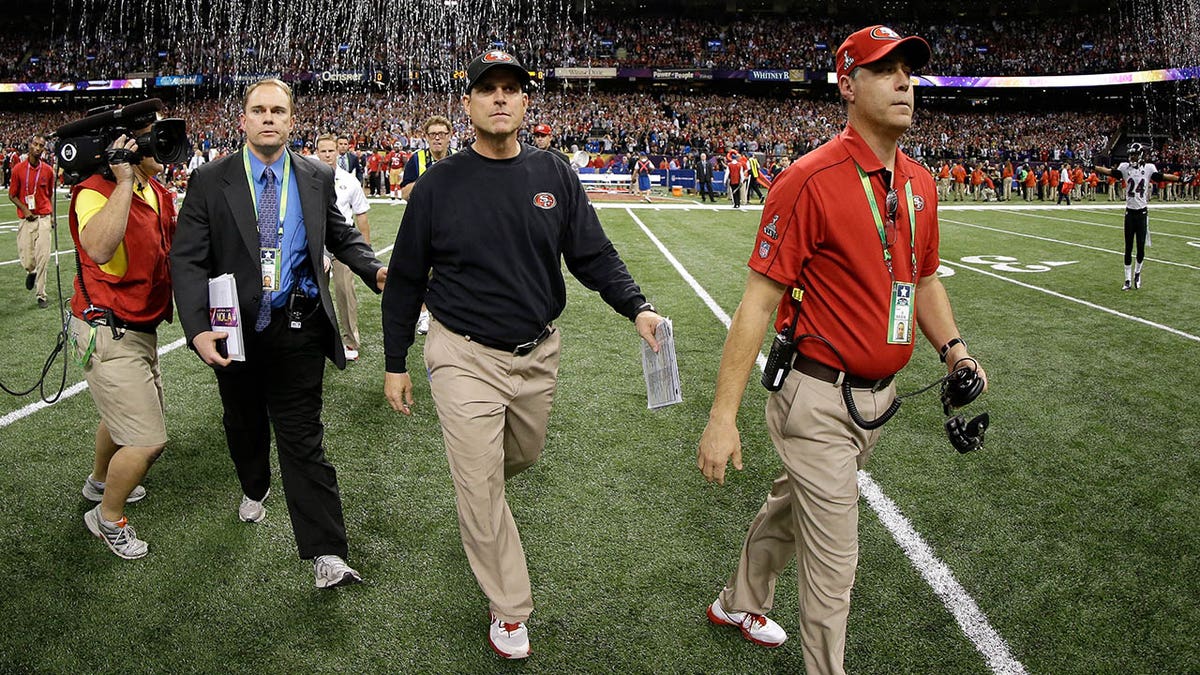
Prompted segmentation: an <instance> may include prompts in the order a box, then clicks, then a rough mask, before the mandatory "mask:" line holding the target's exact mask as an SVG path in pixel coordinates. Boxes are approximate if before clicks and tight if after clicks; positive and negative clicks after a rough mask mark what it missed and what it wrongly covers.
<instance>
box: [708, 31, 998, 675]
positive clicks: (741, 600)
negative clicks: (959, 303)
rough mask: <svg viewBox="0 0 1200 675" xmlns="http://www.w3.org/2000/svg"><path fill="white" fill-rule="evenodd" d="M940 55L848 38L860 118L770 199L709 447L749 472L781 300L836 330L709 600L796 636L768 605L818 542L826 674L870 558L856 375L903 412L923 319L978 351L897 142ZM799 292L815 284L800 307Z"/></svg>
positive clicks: (845, 78)
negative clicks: (752, 378) (733, 564)
mask: <svg viewBox="0 0 1200 675" xmlns="http://www.w3.org/2000/svg"><path fill="white" fill-rule="evenodd" d="M929 57H930V51H929V45H928V44H926V42H925V41H924V40H922V39H921V38H917V37H908V38H901V37H900V36H899V35H897V34H896V33H895V32H894V31H892V30H891V29H889V28H885V27H883V26H873V27H870V28H865V29H863V30H861V31H858V32H857V33H854V34H853V35H851V36H850V37H849V38H848V39H847V40H846V41H845V42H844V43H843V44H842V46H841V47H840V48H839V49H838V52H837V66H838V89H839V91H840V93H841V95H842V98H843V99H844V100H845V102H846V109H847V113H848V117H849V120H848V124H847V126H846V129H845V130H844V131H843V132H842V133H841V134H839V135H838V136H837V137H835V138H834V139H833V140H831V141H829V142H828V143H826V144H824V145H823V146H821V147H820V148H818V149H817V150H815V151H813V152H812V153H810V154H808V155H806V156H805V157H804V158H803V159H801V160H799V161H798V162H796V163H795V164H793V165H792V167H791V168H789V169H788V170H787V171H785V172H783V173H782V174H781V175H780V177H779V180H777V181H776V182H775V187H774V188H773V189H772V190H771V192H770V194H769V195H768V197H767V198H768V199H769V200H771V201H770V203H768V204H767V205H766V207H765V210H764V211H763V217H762V226H761V229H760V231H759V235H758V241H757V242H756V245H755V248H754V253H753V255H752V256H751V259H750V274H749V278H748V279H747V281H746V290H745V294H744V295H743V297H742V301H741V304H740V305H739V306H738V309H737V312H736V313H735V314H734V317H733V324H732V326H731V328H730V330H729V337H728V338H727V340H726V342H725V349H724V352H723V354H722V356H721V367H720V371H719V373H718V376H717V390H716V397H715V400H714V401H713V405H712V410H711V412H710V413H709V421H708V425H707V427H706V428H705V430H704V435H703V436H702V437H701V439H700V447H699V450H698V452H697V464H698V466H699V468H700V469H701V471H703V473H704V477H705V478H706V479H708V480H709V481H717V482H718V483H724V481H725V467H726V465H727V463H728V462H729V460H730V458H732V459H733V464H734V467H736V468H738V469H741V468H742V448H741V440H740V438H739V435H738V430H737V417H736V416H737V410H738V408H739V406H740V404H741V400H742V395H743V392H744V391H745V389H746V381H747V379H748V378H749V374H750V369H751V367H752V366H753V365H754V360H755V356H756V355H757V353H758V350H759V348H760V347H761V345H762V341H763V335H764V333H765V331H766V328H767V324H768V323H769V322H770V319H771V313H772V312H773V311H774V310H775V309H776V306H778V308H779V313H778V319H777V320H776V328H777V329H778V330H782V329H783V328H784V326H785V325H787V324H790V323H792V322H793V321H796V322H797V328H796V334H797V335H801V334H805V333H812V334H816V335H820V336H823V337H824V338H826V339H828V340H829V342H830V343H831V344H832V346H833V347H834V348H836V349H837V350H838V353H840V357H839V356H838V355H837V354H835V353H834V352H833V351H831V349H830V348H829V347H827V346H826V345H825V344H824V343H822V342H820V341H818V340H806V341H804V342H802V343H801V345H800V350H799V352H800V353H799V355H798V356H797V358H796V361H795V368H796V370H797V371H798V372H795V373H792V374H791V376H790V377H788V378H787V379H786V380H785V382H784V384H783V387H782V389H780V391H778V392H777V393H775V394H773V395H772V396H771V398H770V400H769V402H768V404H767V427H768V429H769V430H770V432H771V438H772V440H773V441H774V443H775V448H776V451H777V452H778V453H779V456H780V458H781V459H782V461H783V466H784V471H783V473H782V474H781V475H780V476H779V478H777V479H776V480H775V482H774V484H773V485H772V488H771V492H770V494H769V495H768V496H767V500H766V503H765V504H764V505H763V507H762V510H760V511H759V513H758V515H757V516H756V517H755V519H754V522H753V523H752V524H751V525H750V530H749V532H748V534H747V535H746V540H745V543H744V545H743V547H742V553H741V559H740V560H739V562H738V566H737V569H736V570H735V571H734V573H733V575H732V576H731V577H730V578H729V582H728V584H727V585H726V587H725V589H724V590H723V591H722V592H721V594H720V596H719V597H718V598H717V600H716V601H715V602H713V604H712V605H711V606H710V607H709V609H708V615H709V619H710V620H711V621H713V622H714V623H717V624H721V625H729V626H738V627H740V628H741V630H742V633H743V635H745V637H746V638H748V639H749V640H751V641H753V642H755V643H757V644H761V645H765V646H776V645H779V644H782V643H783V641H784V640H786V639H787V634H786V633H785V632H784V630H783V629H782V628H781V627H780V626H779V624H777V623H776V622H774V621H772V620H770V619H768V618H767V617H766V616H765V615H766V614H767V612H769V611H770V610H771V607H772V605H773V603H774V597H773V595H774V588H775V582H776V580H777V578H778V576H779V574H780V572H782V571H783V569H784V567H786V566H787V564H788V562H789V561H790V560H791V559H792V558H793V557H794V556H796V551H797V549H800V550H802V554H801V556H800V559H799V577H800V612H801V636H802V640H803V642H804V663H805V667H806V669H807V672H808V673H812V674H815V673H842V672H843V663H842V662H843V657H844V653H845V645H846V619H847V616H848V615H849V610H850V588H851V586H853V584H854V572H855V567H856V566H857V563H858V485H857V482H856V478H857V477H856V472H857V470H858V469H859V468H861V467H862V466H863V465H864V464H865V463H866V459H867V457H868V456H869V455H870V454H871V451H872V450H873V449H874V447H875V444H876V442H877V441H878V440H879V433H880V432H879V431H878V430H875V431H866V430H864V429H861V428H859V427H858V426H857V425H856V424H855V423H854V422H853V421H852V420H851V419H850V417H849V416H848V414H847V412H846V407H845V405H844V404H843V402H842V397H841V392H840V389H841V387H840V384H841V383H842V382H843V381H847V382H849V383H850V385H851V387H852V394H853V398H854V401H855V403H856V404H857V407H858V408H859V410H862V411H864V414H865V415H868V416H875V415H878V414H879V413H880V412H882V411H883V410H885V409H886V408H888V406H889V405H890V404H891V402H892V401H893V399H894V398H895V395H896V392H895V385H894V384H893V383H892V379H893V376H894V375H895V373H896V372H897V371H899V370H900V369H901V368H903V367H904V365H905V364H906V363H908V360H909V358H910V357H911V355H912V352H913V341H914V331H913V330H912V319H913V318H915V319H916V321H917V323H918V324H919V326H920V328H921V331H922V332H923V333H924V334H925V337H926V338H927V339H928V340H929V342H930V343H931V344H933V346H934V347H935V348H941V349H942V350H943V354H944V356H945V357H946V363H947V365H948V367H953V366H954V364H956V363H959V361H960V360H961V359H964V358H966V357H967V356H968V354H967V348H966V345H965V344H964V343H963V342H962V340H961V339H959V337H958V329H957V327H956V326H955V322H954V316H953V313H952V311H951V308H950V301H949V298H948V296H947V294H946V290H945V288H944V287H943V286H942V284H941V282H940V281H939V280H938V278H937V275H936V271H937V268H938V223H937V190H936V187H935V185H934V182H933V179H932V177H931V176H930V175H929V172H928V171H926V170H924V169H923V168H922V167H921V165H920V164H918V163H917V162H914V161H913V160H911V159H909V158H908V157H907V156H906V155H905V154H904V153H902V152H900V151H899V149H898V148H897V142H898V141H899V139H900V137H901V135H902V134H903V133H904V131H905V130H907V129H908V127H909V126H910V125H911V124H912V115H913V92H912V84H911V80H910V76H911V72H912V70H913V69H914V68H920V67H922V66H924V65H925V64H926V63H928V61H929ZM793 288H804V294H803V305H802V307H801V309H800V313H799V316H796V313H795V311H794V310H793V303H792V300H791V292H790V291H791V289H793ZM909 298H912V303H914V304H915V307H912V305H910V304H909V303H910V300H909ZM898 306H903V307H904V308H906V309H907V308H909V307H912V309H913V310H914V312H915V314H913V315H908V314H907V311H904V312H902V311H900V310H899V309H893V308H895V307H898ZM901 324H903V325H901ZM842 359H844V360H845V361H844V363H845V365H843V361H842ZM843 369H846V370H848V371H849V372H848V373H845V372H842V371H843ZM980 373H981V374H982V370H980Z"/></svg>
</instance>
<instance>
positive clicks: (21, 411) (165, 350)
mask: <svg viewBox="0 0 1200 675" xmlns="http://www.w3.org/2000/svg"><path fill="white" fill-rule="evenodd" d="M394 246H395V244H393V245H391V246H388V247H386V248H383V249H380V250H378V251H376V252H375V255H376V256H381V255H384V254H386V253H387V252H388V251H391V250H392V248H393V247H394ZM182 346H184V338H179V339H178V340H176V341H174V342H172V343H170V344H168V345H163V346H162V347H159V348H158V355H159V357H160V358H161V357H162V356H164V355H166V354H169V353H171V352H173V351H175V350H176V349H179V348H180V347H182ZM63 357H64V358H66V355H65V354H64V356H63ZM87 388H88V383H87V380H82V381H80V382H76V383H75V384H73V385H71V386H69V387H67V388H66V389H64V390H63V392H62V395H60V396H59V397H58V399H57V400H56V401H55V402H54V403H46V402H45V401H34V402H33V403H30V404H29V405H27V406H25V407H24V408H18V409H17V410H14V411H12V412H10V413H8V414H7V415H4V416H3V417H0V429H3V428H5V427H7V426H9V425H11V424H13V423H14V422H18V421H20V420H23V419H25V418H26V417H29V416H30V415H32V414H33V413H35V412H37V411H39V410H41V409H43V408H49V407H50V406H52V405H55V404H56V403H58V402H60V401H64V400H66V399H68V398H71V397H72V396H74V395H76V394H78V393H80V392H82V391H84V390H86V389H87Z"/></svg>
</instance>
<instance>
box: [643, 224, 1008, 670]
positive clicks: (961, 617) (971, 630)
mask: <svg viewBox="0 0 1200 675" xmlns="http://www.w3.org/2000/svg"><path fill="white" fill-rule="evenodd" d="M626 212H628V213H629V217H631V218H633V222H635V223H637V225H638V227H640V228H642V232H644V233H646V236H647V237H649V238H650V241H651V242H653V243H654V245H655V246H656V247H658V250H659V251H660V252H662V254H663V256H664V257H666V259H667V261H668V262H670V263H671V265H672V266H673V267H674V268H675V270H676V271H677V272H679V275H680V276H682V277H683V279H684V281H686V282H687V283H688V285H689V286H691V287H692V290H693V291H695V292H696V295H698V296H700V299H701V300H703V301H704V304H706V305H708V308H709V309H710V310H712V313H713V314H714V315H715V316H716V317H717V319H719V320H720V321H721V323H722V324H724V325H725V328H726V330H728V329H729V324H730V323H731V321H732V319H730V317H729V315H728V314H726V313H725V311H724V310H723V309H721V307H720V305H718V304H717V303H716V301H715V300H713V298H712V296H711V295H709V294H708V291H706V290H704V287H703V286H701V285H700V284H699V283H698V282H697V281H696V279H695V277H693V276H692V275H691V273H690V272H688V271H687V269H686V268H684V266H683V265H682V264H680V262H679V260H678V259H677V258H676V257H675V256H674V255H673V254H672V253H671V251H670V250H668V249H667V247H666V246H664V245H663V243H662V242H661V241H659V239H658V237H656V236H654V233H653V232H651V231H650V228H648V227H646V224H645V223H643V222H642V220H641V219H640V218H638V217H637V215H636V214H634V212H633V210H632V209H630V208H627V209H626ZM757 362H758V367H759V368H760V369H761V368H762V367H763V366H765V365H766V357H764V356H763V354H762V353H761V352H759V354H758V361H757ZM858 487H859V490H860V491H861V492H862V494H863V496H864V497H865V498H866V500H867V503H868V504H869V505H870V506H871V508H872V509H873V510H874V511H875V513H876V514H877V515H878V516H879V520H880V522H882V523H883V524H884V526H885V527H887V529H888V531H889V532H891V533H892V537H893V538H894V539H895V540H896V543H897V544H899V545H900V548H901V549H902V550H903V551H904V553H905V555H907V556H908V559H909V561H911V562H912V564H913V567H915V568H916V569H917V571H918V572H920V574H921V576H922V577H923V578H924V579H925V581H926V582H928V583H929V586H930V587H931V588H932V589H933V591H934V593H936V594H937V595H938V597H939V598H941V600H942V602H943V603H944V604H945V605H946V609H947V610H949V611H950V613H951V615H953V616H954V619H955V620H956V621H957V622H958V625H959V627H960V628H962V631H963V633H964V634H965V635H966V636H967V638H968V639H969V640H970V641H971V643H972V644H974V645H975V649H977V650H979V653H980V654H982V655H983V657H984V660H985V661H987V664H988V667H989V668H991V669H992V672H995V673H1003V674H1004V675H1010V674H1011V675H1016V674H1018V673H1025V672H1026V670H1025V666H1023V665H1021V662H1020V661H1017V660H1016V658H1014V657H1013V655H1012V653H1011V652H1010V651H1009V648H1008V643H1006V642H1005V641H1004V638H1002V637H1001V636H1000V634H999V633H997V632H996V629H994V628H992V626H991V624H990V623H988V620H987V616H986V615H984V613H983V611H982V610H980V609H979V605H978V604H976V602H975V600H973V599H972V598H971V596H970V595H969V594H968V593H967V591H966V589H964V588H963V587H962V584H960V583H958V580H956V579H955V578H954V573H953V572H951V571H950V568H949V567H948V566H947V565H946V564H945V563H944V562H942V561H941V560H939V559H938V557H937V556H936V555H934V553H933V550H932V549H931V548H930V547H929V544H927V543H925V540H924V539H923V538H922V537H921V535H920V534H918V533H917V531H916V529H914V528H913V526H912V523H911V522H909V520H908V518H906V517H905V516H904V514H903V513H901V512H900V508H899V507H898V506H896V504H895V502H893V501H892V500H891V499H889V498H888V497H887V495H885V494H884V492H883V489H882V488H881V487H879V484H878V483H876V482H875V479H873V478H871V474H869V473H867V472H866V471H859V472H858Z"/></svg>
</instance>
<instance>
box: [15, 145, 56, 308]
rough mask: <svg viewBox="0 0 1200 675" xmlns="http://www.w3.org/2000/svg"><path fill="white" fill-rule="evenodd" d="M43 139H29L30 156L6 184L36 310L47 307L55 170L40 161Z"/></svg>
mask: <svg viewBox="0 0 1200 675" xmlns="http://www.w3.org/2000/svg"><path fill="white" fill-rule="evenodd" d="M45 150H46V138H45V137H44V136H42V135H40V134H38V135H36V136H34V137H33V138H31V139H29V156H28V157H26V158H25V159H24V160H22V161H20V162H17V164H16V166H14V167H13V170H12V179H11V180H10V181H9V186H8V198H9V200H10V201H12V203H13V204H15V205H16V207H17V217H18V218H20V219H21V225H20V227H19V228H18V229H17V252H18V255H19V257H20V259H21V266H22V267H24V268H25V272H26V275H25V288H26V289H27V290H31V291H34V293H36V294H37V304H38V307H41V308H42V309H45V308H47V307H49V306H50V303H49V302H47V300H46V264H47V263H48V262H50V249H51V248H52V246H51V240H52V239H53V238H54V235H53V233H52V232H51V229H52V227H51V219H50V203H51V193H52V192H53V190H54V180H55V179H54V167H52V166H50V165H49V164H47V163H45V162H43V161H42V153H43V152H45Z"/></svg>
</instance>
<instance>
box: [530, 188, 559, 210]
mask: <svg viewBox="0 0 1200 675" xmlns="http://www.w3.org/2000/svg"><path fill="white" fill-rule="evenodd" d="M557 204H558V200H557V199H555V198H554V195H552V194H550V193H549V192H539V193H537V194H536V195H534V196H533V205H534V206H536V207H538V208H539V209H546V210H550V209H552V208H554V207H555V206H556V205H557Z"/></svg>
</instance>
